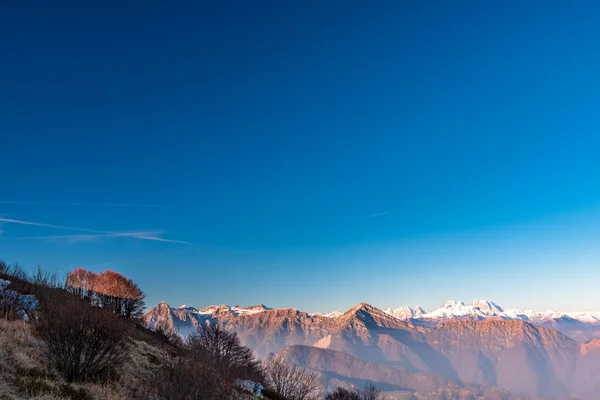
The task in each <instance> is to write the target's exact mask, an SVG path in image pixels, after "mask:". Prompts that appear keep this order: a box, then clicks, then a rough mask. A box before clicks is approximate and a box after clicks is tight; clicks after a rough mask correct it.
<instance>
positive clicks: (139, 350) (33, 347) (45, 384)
mask: <svg viewBox="0 0 600 400" xmlns="http://www.w3.org/2000/svg"><path fill="white" fill-rule="evenodd" d="M128 346H129V347H130V353H131V357H129V358H128V361H127V363H125V364H123V365H122V366H121V367H120V370H119V373H118V376H119V379H118V380H117V381H115V382H112V383H109V384H104V385H100V384H93V383H81V384H68V383H66V382H64V380H63V379H62V378H61V377H60V376H59V374H57V373H56V371H54V370H52V369H51V367H49V366H50V365H51V363H50V362H49V360H48V359H47V358H46V356H45V344H44V343H43V342H42V341H40V340H39V339H37V338H36V337H35V336H34V335H33V330H32V326H31V325H30V324H28V323H26V322H23V321H6V320H0V400H22V399H35V400H62V399H71V400H130V399H134V398H144V395H143V391H144V387H145V382H147V380H148V378H149V377H151V376H152V374H153V372H154V371H155V370H156V368H157V367H158V366H159V365H160V364H161V362H163V361H164V360H167V359H169V358H170V357H169V355H168V354H167V352H165V351H163V350H161V349H159V348H157V347H154V346H152V345H150V344H148V343H145V342H140V341H132V342H131V343H130V344H129V345H128Z"/></svg>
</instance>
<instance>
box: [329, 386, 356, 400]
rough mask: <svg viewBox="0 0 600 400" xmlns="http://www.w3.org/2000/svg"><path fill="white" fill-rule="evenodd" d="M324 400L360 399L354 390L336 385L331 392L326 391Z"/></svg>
mask: <svg viewBox="0 0 600 400" xmlns="http://www.w3.org/2000/svg"><path fill="white" fill-rule="evenodd" d="M325 400H361V399H360V396H359V395H358V393H357V392H356V391H355V390H348V389H345V388H343V387H338V388H337V389H336V390H334V391H333V392H331V393H327V396H325Z"/></svg>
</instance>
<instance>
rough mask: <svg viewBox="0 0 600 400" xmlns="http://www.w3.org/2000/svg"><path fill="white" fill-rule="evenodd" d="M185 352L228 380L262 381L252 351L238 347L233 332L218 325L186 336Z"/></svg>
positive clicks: (244, 347) (238, 341) (200, 329)
mask: <svg viewBox="0 0 600 400" xmlns="http://www.w3.org/2000/svg"><path fill="white" fill-rule="evenodd" d="M186 349H187V350H188V352H189V354H190V356H191V357H193V358H195V359H196V360H198V361H199V362H202V363H204V364H206V365H210V366H211V367H212V368H214V369H216V370H219V371H220V373H221V374H222V375H224V376H228V377H229V378H231V379H248V380H253V381H257V382H261V381H262V380H263V374H262V368H261V366H260V362H259V361H257V360H256V359H255V358H254V354H253V353H252V350H250V348H249V347H246V346H244V345H242V344H241V342H240V339H239V337H238V335H237V334H236V333H235V332H232V331H228V330H226V329H224V328H221V327H219V326H218V325H211V326H203V327H199V328H198V331H197V332H196V333H194V334H192V335H190V336H189V337H188V340H187V343H186Z"/></svg>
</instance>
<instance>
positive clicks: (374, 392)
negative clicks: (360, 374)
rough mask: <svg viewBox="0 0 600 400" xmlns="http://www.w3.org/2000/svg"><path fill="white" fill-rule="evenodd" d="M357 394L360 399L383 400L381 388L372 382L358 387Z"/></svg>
mask: <svg viewBox="0 0 600 400" xmlns="http://www.w3.org/2000/svg"><path fill="white" fill-rule="evenodd" d="M358 396H359V397H360V400H383V395H382V394H381V389H379V388H377V387H376V386H375V385H374V384H373V383H372V382H369V383H367V384H366V385H365V386H363V387H362V388H361V389H358Z"/></svg>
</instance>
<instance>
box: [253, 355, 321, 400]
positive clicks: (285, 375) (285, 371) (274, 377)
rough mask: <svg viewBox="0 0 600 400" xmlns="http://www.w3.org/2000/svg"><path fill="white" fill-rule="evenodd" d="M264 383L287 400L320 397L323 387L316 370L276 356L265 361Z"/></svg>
mask: <svg viewBox="0 0 600 400" xmlns="http://www.w3.org/2000/svg"><path fill="white" fill-rule="evenodd" d="M265 383H266V386H267V387H268V388H270V389H271V390H272V391H274V392H276V393H277V394H279V395H281V396H283V397H285V398H286V399H289V400H314V399H318V398H321V394H322V388H323V379H322V378H321V375H320V374H319V373H318V372H316V371H312V370H309V369H306V368H302V367H299V366H297V365H292V364H288V363H286V362H285V361H284V360H283V358H281V357H278V356H275V357H274V358H272V359H271V360H269V361H267V362H266V363H265Z"/></svg>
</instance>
